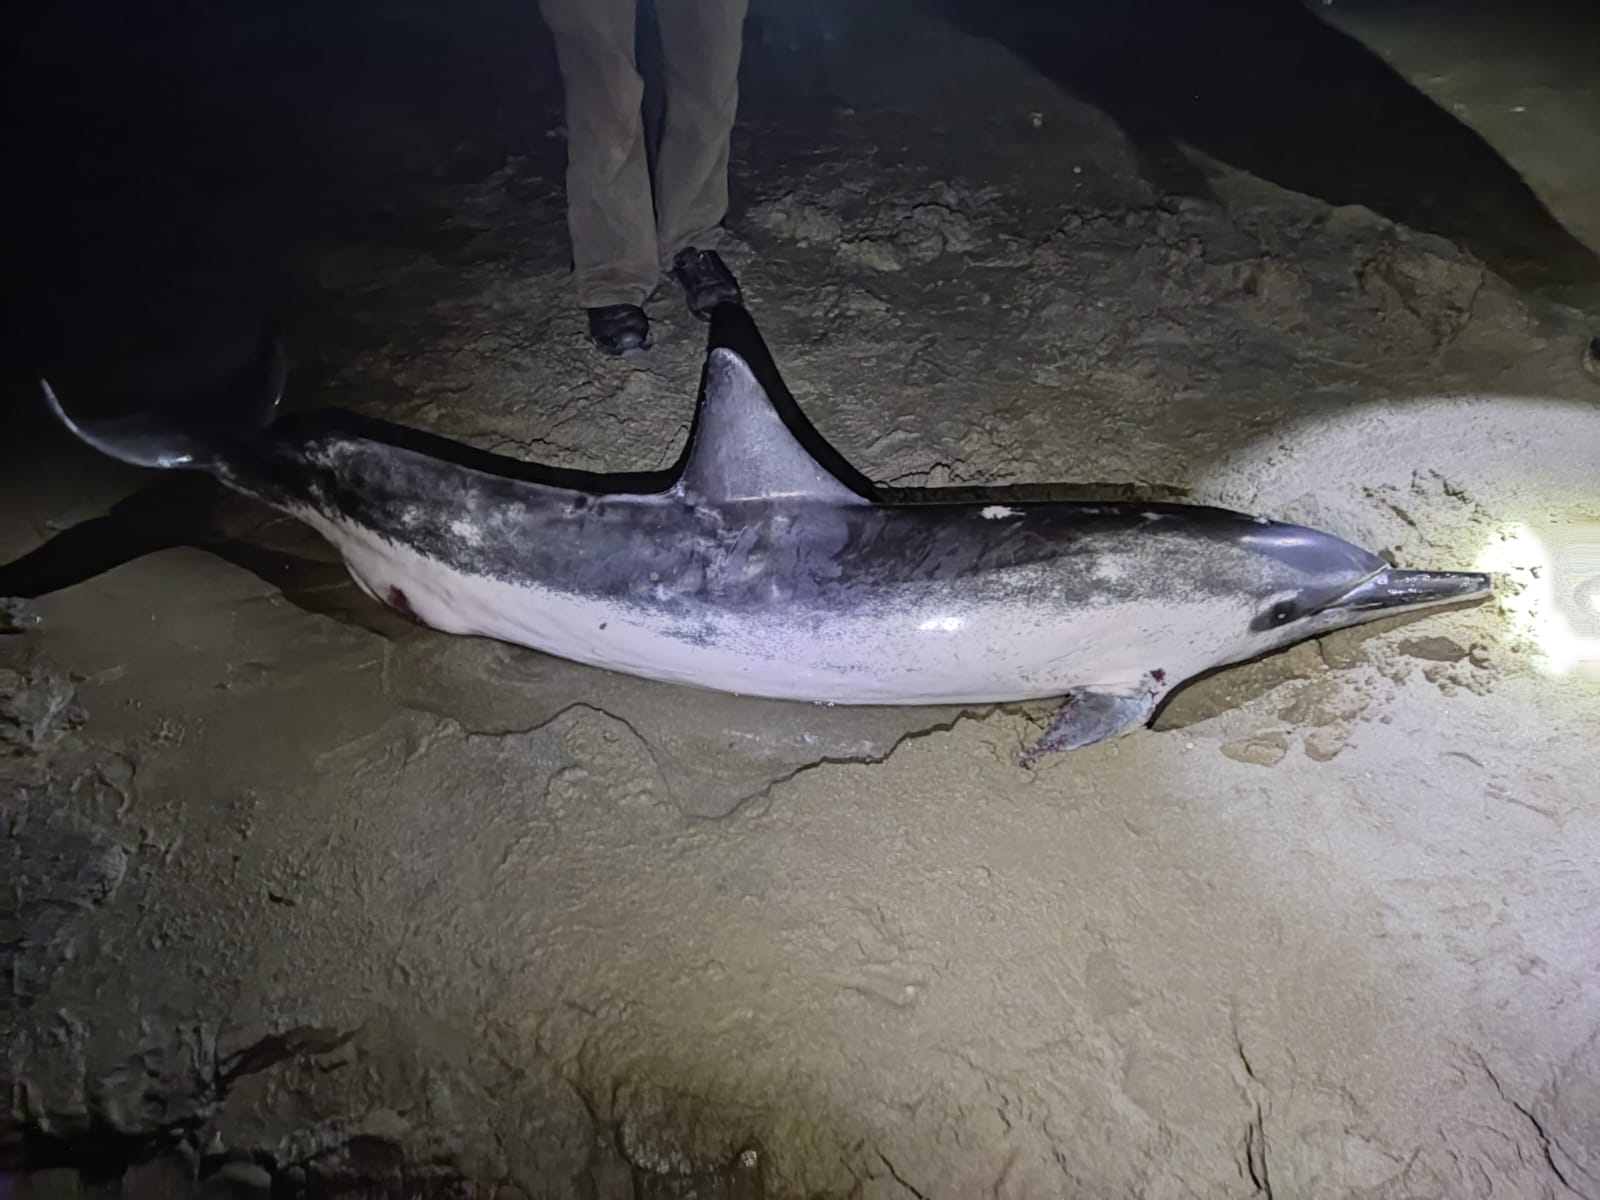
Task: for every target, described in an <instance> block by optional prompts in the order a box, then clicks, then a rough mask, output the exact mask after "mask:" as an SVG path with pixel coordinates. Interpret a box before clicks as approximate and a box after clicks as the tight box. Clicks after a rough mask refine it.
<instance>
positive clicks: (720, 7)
mask: <svg viewBox="0 0 1600 1200" xmlns="http://www.w3.org/2000/svg"><path fill="white" fill-rule="evenodd" d="M747 8H748V0H656V11H657V14H658V16H659V18H660V22H661V50H662V58H663V59H664V60H665V63H666V75H667V86H666V100H667V113H666V124H665V127H664V128H663V129H662V132H661V150H660V153H659V154H658V155H657V156H656V193H655V194H656V230H657V233H656V242H657V245H658V246H659V247H660V251H661V262H662V265H664V266H666V265H670V263H671V261H672V256H673V255H674V254H676V253H677V252H678V251H679V250H682V249H683V248H684V247H685V246H690V245H694V244H696V242H699V243H700V244H701V245H704V244H706V241H705V239H706V235H707V234H708V233H710V231H711V230H713V229H715V228H716V226H717V225H718V224H719V223H720V222H721V221H722V219H723V217H725V216H727V213H728V142H729V138H730V136H731V134H732V133H733V118H734V113H735V110H736V109H737V108H738V105H739V54H740V51H741V49H742V42H743V34H744V18H745V12H746V9H747Z"/></svg>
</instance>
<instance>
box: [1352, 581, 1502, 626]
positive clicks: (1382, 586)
mask: <svg viewBox="0 0 1600 1200" xmlns="http://www.w3.org/2000/svg"><path fill="white" fill-rule="evenodd" d="M1493 590H1494V580H1493V579H1492V577H1490V576H1488V575H1485V574H1481V573H1479V572H1477V571H1379V572H1378V573H1377V574H1376V575H1369V576H1368V577H1367V578H1366V579H1363V580H1362V581H1361V582H1360V583H1358V584H1356V586H1355V587H1353V588H1351V589H1350V590H1349V591H1348V592H1346V593H1345V594H1344V595H1342V596H1340V597H1339V598H1338V599H1337V600H1335V601H1334V602H1333V603H1332V604H1330V605H1328V606H1327V607H1328V608H1329V609H1335V610H1341V611H1344V612H1349V613H1351V614H1355V613H1361V614H1363V615H1366V614H1369V613H1370V614H1372V615H1374V616H1375V615H1377V613H1378V612H1380V611H1385V610H1386V611H1391V612H1406V611H1409V610H1411V609H1416V608H1431V607H1433V606H1434V605H1437V604H1456V603H1459V602H1461V601H1463V600H1477V599H1480V598H1481V597H1484V596H1487V595H1488V594H1489V593H1490V592H1492V591H1493Z"/></svg>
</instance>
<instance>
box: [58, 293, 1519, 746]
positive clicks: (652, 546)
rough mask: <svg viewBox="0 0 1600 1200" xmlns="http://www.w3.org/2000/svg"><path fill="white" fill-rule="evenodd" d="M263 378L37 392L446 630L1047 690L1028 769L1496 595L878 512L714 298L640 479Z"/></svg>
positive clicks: (649, 672) (1000, 521) (1127, 539)
mask: <svg viewBox="0 0 1600 1200" xmlns="http://www.w3.org/2000/svg"><path fill="white" fill-rule="evenodd" d="M735 345H739V346H741V347H742V348H743V352H741V351H740V350H736V349H735V348H734V346H735ZM266 361H267V364H268V367H269V369H268V371H267V372H266V373H267V374H268V375H269V376H270V379H269V386H268V387H267V388H265V389H264V392H263V398H262V400H261V401H260V402H259V403H258V404H257V405H256V406H255V407H254V409H253V410H252V411H248V412H238V411H234V412H233V413H231V414H230V417H229V419H228V420H227V421H225V422H219V421H218V420H216V419H212V420H209V421H206V422H195V421H182V420H174V419H170V418H169V419H157V418H154V417H148V416H133V417H122V418H118V419H114V420H104V421H97V420H89V419H85V418H81V417H75V416H73V415H72V414H70V413H68V412H67V411H66V409H65V408H64V407H63V406H62V405H61V403H60V401H59V400H58V399H57V398H56V396H55V394H54V392H53V391H52V390H51V389H50V387H49V385H48V384H46V385H45V394H46V397H47V400H48V402H49V404H50V407H51V409H52V411H53V412H54V413H55V415H56V416H57V417H58V418H59V419H60V420H61V422H62V423H63V424H64V425H66V427H67V428H68V429H70V430H71V431H72V432H73V433H74V434H75V435H76V436H77V437H79V438H80V439H81V440H83V441H84V442H86V443H88V444H89V445H91V446H93V447H95V448H96V449H98V450H100V451H102V452H103V453H105V454H108V455H110V456H111V457H113V458H116V459H119V460H121V461H123V462H127V463H133V464H136V465H140V466H146V467H167V468H184V469H189V470H196V471H203V472H208V473H210V474H211V475H213V476H215V477H216V478H217V479H219V480H221V481H222V482H223V483H224V484H226V485H227V486H228V487H231V488H233V489H235V490H237V491H239V492H242V493H244V494H246V495H248V496H252V497H255V498H257V499H259V500H261V501H263V502H265V503H266V504H269V505H272V506H273V507H275V508H278V509H280V510H282V511H283V512H286V513H288V514H290V515H292V516H294V517H296V518H298V519H299V520H301V521H303V522H305V523H306V524H307V525H309V526H311V527H312V528H313V529H315V530H316V531H317V532H318V533H320V534H321V535H322V536H323V537H324V538H326V539H327V540H328V541H329V542H330V543H331V544H332V545H333V546H334V547H335V548H336V549H337V550H338V552H339V553H340V555H341V556H342V558H343V560H344V562H345V565H346V566H347V567H348V569H349V571H350V574H351V576H352V577H353V578H354V579H355V581H356V582H357V583H358V584H359V585H360V586H361V588H362V589H363V590H364V591H366V592H367V593H368V594H369V595H370V596H372V597H375V598H376V599H378V600H379V601H382V602H383V603H385V604H387V605H389V606H390V607H391V608H394V609H396V610H398V611H400V612H402V613H404V614H406V615H407V616H410V617H412V618H413V619H415V620H417V621H419V622H421V623H423V624H425V625H428V626H431V627H433V628H434V629H438V630H442V631H445V632H448V633H460V634H477V635H481V636H486V637H491V638H497V639H500V640H503V641H506V642H512V643H516V644H519V645H523V646H528V647H532V648H534V649H537V650H542V651H545V652H547V653H550V654H554V655H559V656H561V657H564V658H568V659H572V660H576V661H578V662H583V663H588V664H592V665H594V666H598V667H605V668H609V669H612V670H616V671H623V672H627V673H630V674H634V675H640V676H645V677H649V678H654V679H660V680H667V681H672V682H677V683H683V684H691V685H696V686H699V687H705V688H713V689H718V690H721V691H725V692H732V693H736V694H744V695H753V696H765V697H774V698H779V699H791V700H809V701H815V702H822V703H828V704H874V705H883V704H888V705H922V704H967V703H981V702H999V701H1012V700H1026V699H1036V698H1040V697H1050V696H1064V697H1065V698H1066V701H1067V702H1066V703H1065V704H1064V705H1063V707H1062V710H1061V713H1060V715H1059V716H1058V717H1057V719H1056V722H1055V724H1054V725H1053V726H1052V727H1051V730H1050V731H1049V733H1047V734H1046V735H1045V738H1044V739H1043V741H1041V742H1040V744H1039V746H1038V747H1036V748H1035V750H1033V751H1031V752H1030V754H1029V755H1028V756H1026V758H1025V761H1031V760H1032V758H1033V757H1035V756H1037V755H1038V754H1039V753H1042V752H1044V751H1047V750H1059V749H1072V748H1075V747H1079V746H1086V745H1089V744H1091V743H1094V742H1097V741H1101V740H1103V739H1105V738H1108V737H1112V736H1115V735H1118V734H1121V733H1124V732H1126V731H1128V730H1130V729H1133V728H1136V727H1138V726H1139V725H1141V724H1143V723H1144V722H1145V721H1147V720H1148V719H1149V717H1150V715H1151V714H1152V712H1153V711H1154V709H1155V708H1156V706H1157V705H1158V704H1159V703H1160V702H1161V700H1162V699H1163V698H1164V697H1165V696H1166V695H1167V694H1168V693H1169V692H1171V691H1172V690H1173V689H1174V688H1176V687H1178V686H1179V685H1181V684H1182V683H1184V682H1185V681H1186V680H1189V679H1192V678H1194V677H1195V676H1197V675H1200V674H1203V673H1205V672H1208V671H1210V670H1212V669H1213V668H1216V667H1218V666H1222V665H1225V664H1228V663H1234V662H1240V661H1243V660H1246V659H1251V658H1255V657H1257V656H1259V655H1261V654H1264V653H1266V652H1268V651H1271V650H1274V649H1277V648H1280V647H1283V646H1286V645H1289V644H1291V643H1293V642H1297V641H1300V640H1302V639H1304V638H1308V637H1313V636H1316V635H1318V634H1322V633H1326V632H1328V631H1329V630H1333V629H1338V628H1341V627H1344V626H1348V625H1355V624H1359V623H1361V622H1364V621H1369V620H1372V619H1374V618H1376V617H1380V616H1386V615H1390V614H1393V613H1397V612H1406V611H1410V610H1415V609H1421V608H1425V607H1428V606H1432V605H1439V604H1447V603H1452V602H1457V601H1462V600H1468V599H1473V598H1478V597H1482V596H1484V595H1487V594H1488V593H1489V591H1490V589H1491V583H1490V579H1489V577H1488V576H1487V575H1482V574H1476V573H1463V572H1424V571H1402V570H1395V569H1392V568H1390V567H1389V566H1388V565H1387V564H1386V563H1385V562H1384V561H1383V560H1381V559H1380V558H1378V557H1377V556H1376V555H1373V554H1370V553H1368V552H1367V551H1365V550H1362V549H1360V548H1359V547H1357V546H1354V545H1351V544H1350V543H1348V542H1344V541H1342V540H1340V539H1339V538H1336V537H1333V536H1331V535H1329V534H1325V533H1319V532H1317V531H1316V530H1312V529H1306V528H1302V527H1299V526H1295V525H1288V524H1283V523H1280V522H1276V521H1271V520H1268V519H1266V518H1264V517H1254V516H1248V515H1243V514H1240V513H1234V512H1229V511H1225V510H1222V509H1216V508H1206V507H1199V506H1190V505H1179V504H1164V503H1142V502H1131V503H1130V502H1122V501H1118V502H1105V503H1083V502H1062V501H1020V502H1007V503H985V502H982V501H968V500H963V501H954V500H949V501H925V500H924V501H916V502H909V503H905V502H899V501H895V500H889V499H886V498H885V496H884V495H883V494H881V493H880V492H879V491H878V489H876V488H875V487H874V486H873V485H872V484H871V483H870V482H869V481H868V480H867V479H865V477H863V476H862V475H860V473H859V472H857V471H855V470H854V469H853V468H851V467H850V466H849V464H848V463H846V462H845V461H844V460H843V459H842V458H841V457H840V456H839V455H838V454H837V452H835V451H833V450H832V449H831V448H829V447H828V446H827V444H826V443H825V442H824V441H823V440H822V439H821V438H820V436H818V435H817V433H816V431H815V430H814V429H812V427H811V426H810V425H809V424H808V423H807V422H806V420H805V417H804V416H803V415H802V414H801V413H800V412H799V410H798V408H797V407H796V406H795V404H794V402H793V400H792V398H791V397H789V396H788V393H787V389H785V388H784V387H783V386H782V382H781V380H779V379H778V378H777V374H776V368H775V367H774V366H773V365H772V362H771V359H770V356H768V355H767V354H766V353H765V348H764V346H763V345H762V343H761V339H760V335H759V333H757V332H756V330H755V327H754V323H753V321H752V320H751V318H750V317H749V315H748V314H747V313H745V312H744V311H743V310H742V309H737V308H732V307H727V306H725V307H724V308H722V309H721V310H719V311H718V312H717V314H716V315H715V317H714V318H713V321H712V328H711V336H710V348H709V350H708V354H707V357H706V364H705V370H704V375H703V379H702V383H701V392H700V400H699V406H698V410H697V412H696V415H695V419H694V424H693V426H692V428H691V431H690V435H689V440H688V443H687V444H686V446H685V448H684V452H683V454H682V456H681V458H680V460H679V462H678V463H677V464H676V465H675V466H674V467H673V468H672V469H670V470H668V471H666V472H661V473H658V474H652V475H632V476H625V475H604V476H602V475H590V474H587V473H582V472H572V471H560V470H555V469H552V468H548V467H542V466H538V465H534V464H528V463H524V462H521V461H518V460H515V459H508V458H503V457H499V456H496V455H492V454H488V453H485V452H482V451H477V450H473V449H471V448H469V447H466V446H464V445H461V444H460V443H455V442H451V441H448V440H446V439H443V438H438V437H435V436H432V435H429V434H425V433H421V432H418V431H416V430H410V429H405V428H402V427H399V426H394V425H390V424H388V423H385V422H382V421H376V420H373V419H370V418H365V417H360V416H357V415H356V414H354V413H350V412H345V411H341V410H337V409H324V410H319V411H314V412H307V413H297V414H290V415H284V416H278V414H277V411H276V410H277V400H278V396H279V393H280V392H281V390H282V382H283V366H282V358H281V355H280V354H279V353H278V349H277V345H276V342H275V341H273V342H271V343H269V345H268V347H267V350H266Z"/></svg>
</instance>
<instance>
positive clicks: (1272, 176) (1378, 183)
mask: <svg viewBox="0 0 1600 1200" xmlns="http://www.w3.org/2000/svg"><path fill="white" fill-rule="evenodd" d="M923 2H924V3H926V4H927V5H929V6H930V7H931V8H932V9H933V10H934V11H937V12H940V13H942V14H943V15H945V16H946V17H947V18H949V19H951V20H953V21H954V22H955V23H956V24H957V25H959V26H960V27H962V28H964V29H966V30H967V31H968V32H970V33H974V34H977V35H979V36H983V37H987V38H990V39H992V40H994V41H997V42H999V43H1001V44H1002V45H1004V46H1006V47H1007V48H1008V49H1010V50H1011V51H1012V52H1013V53H1015V54H1017V55H1018V56H1019V57H1021V58H1022V59H1024V60H1025V61H1027V62H1029V63H1030V64H1032V65H1033V67H1034V68H1035V69H1037V70H1038V71H1039V72H1040V73H1042V74H1043V75H1045V76H1046V77H1048V78H1050V79H1052V80H1054V81H1055V82H1056V83H1058V84H1059V85H1060V86H1061V87H1062V88H1064V89H1065V90H1067V91H1069V92H1071V93H1072V94H1073V95H1075V96H1077V97H1079V98H1080V99H1082V100H1085V101H1087V102H1088V103H1090V104H1093V105H1094V106H1095V107H1097V108H1099V109H1101V110H1102V111H1103V112H1105V113H1106V114H1107V115H1109V116H1110V117H1112V118H1113V119H1114V120H1116V121H1117V122H1118V123H1119V124H1120V125H1121V126H1122V127H1123V129H1124V130H1125V131H1126V132H1127V134H1128V135H1129V137H1130V138H1131V139H1132V140H1133V141H1134V143H1135V144H1136V145H1137V146H1138V148H1139V150H1140V151H1141V153H1142V154H1143V156H1144V158H1145V163H1146V171H1147V173H1148V175H1149V177H1150V178H1151V181H1152V182H1153V183H1154V184H1155V185H1156V186H1157V187H1160V188H1162V189H1163V190H1168V191H1173V192H1178V193H1189V194H1196V193H1204V192H1205V191H1206V190H1207V186H1206V183H1205V180H1204V177H1203V175H1202V174H1201V171H1200V170H1199V168H1197V167H1196V166H1195V165H1194V164H1193V163H1192V162H1191V160H1190V159H1189V158H1188V157H1187V156H1186V155H1185V154H1184V153H1183V151H1182V149H1181V148H1180V146H1182V145H1188V146H1192V147H1193V148H1195V149H1196V150H1198V151H1200V152H1201V153H1203V154H1205V155H1206V156H1208V157H1210V158H1213V159H1216V160H1218V161H1221V162H1224V163H1227V164H1228V165H1230V166H1233V167H1237V168H1239V169H1242V170H1245V171H1248V172H1250V173H1252V174H1254V175H1258V176H1260V177H1262V178H1264V179H1269V180H1271V181H1273V182H1274V183H1277V184H1280V185H1282V186H1284V187H1287V188H1292V189H1293V190H1295V191H1298V192H1303V193H1305V194H1307V195H1312V196H1316V197H1319V198H1321V199H1323V200H1326V201H1328V202H1329V203H1331V204H1338V205H1344V204H1360V205H1364V206H1366V207H1367V208H1370V209H1372V210H1373V211H1375V212H1378V213H1381V214H1382V215H1383V216H1385V217H1388V218H1390V219H1391V220H1394V221H1397V222H1400V223H1402V224H1404V225H1408V226H1410V227H1412V228H1414V229H1419V230H1424V231H1427V232H1430V233H1435V234H1439V235H1441V236H1443V237H1446V238H1449V239H1450V240H1451V241H1453V242H1456V243H1457V244H1459V245H1461V246H1463V247H1465V248H1466V249H1467V250H1469V251H1471V252H1472V253H1473V254H1475V255H1477V256H1478V257H1479V258H1481V259H1483V260H1484V261H1485V262H1486V263H1488V264H1489V266H1490V267H1491V268H1493V269H1494V270H1495V271H1496V272H1497V273H1499V274H1500V275H1502V276H1504V277H1505V278H1507V279H1509V280H1511V281H1512V282H1513V283H1515V284H1518V285H1519V286H1522V287H1525V288H1528V289H1530V290H1535V291H1539V292H1542V293H1544V294H1546V295H1548V296H1550V297H1551V298H1554V299H1559V300H1562V301H1565V302H1567V303H1573V304H1577V305H1580V306H1583V305H1584V304H1585V303H1588V304H1591V305H1592V304H1594V303H1595V302H1596V301H1597V300H1600V257H1597V256H1596V255H1595V253H1594V252H1593V251H1591V250H1590V249H1589V248H1588V247H1586V246H1585V245H1584V244H1583V243H1582V242H1580V241H1579V240H1578V239H1577V238H1576V237H1574V236H1573V235H1572V234H1571V233H1570V232H1568V231H1567V229H1566V228H1565V227H1564V226H1562V225H1561V223H1560V222H1559V221H1557V220H1556V219H1555V217H1554V216H1552V215H1551V213H1550V212H1549V210H1548V209H1546V208H1545V206H1544V204H1543V203H1542V202H1541V201H1540V200H1539V198H1538V197H1537V196H1536V195H1535V194H1534V192H1533V190H1532V189H1531V188H1530V187H1529V186H1528V185H1527V183H1526V182H1524V181H1523V179H1522V177H1521V175H1520V174H1518V173H1517V171H1516V170H1515V169H1513V168H1512V167H1511V166H1510V165H1509V164H1508V163H1506V161H1505V160H1504V159H1502V158H1501V157H1500V155H1499V154H1498V153H1497V152H1496V150H1495V149H1494V147H1492V146H1491V145H1490V144H1489V143H1488V142H1487V141H1486V140H1485V139H1484V138H1483V137H1481V136H1480V135H1479V134H1478V133H1477V132H1476V131H1474V130H1473V129H1471V128H1470V127H1468V126H1466V125H1464V124H1462V123H1461V122H1460V121H1458V120H1456V118H1455V117H1453V116H1452V115H1451V114H1450V113H1448V112H1447V111H1445V110H1444V109H1442V108H1440V107H1439V106H1438V105H1437V104H1435V103H1434V102H1433V101H1432V100H1431V99H1429V98H1428V97H1427V96H1426V95H1424V94H1423V93H1422V92H1420V91H1418V90H1417V89H1416V88H1414V87H1413V86H1411V84H1410V83H1408V82H1407V81H1406V80H1405V79H1404V78H1403V77H1402V76H1401V75H1400V74H1398V73H1397V72H1396V71H1395V70H1394V69H1393V68H1391V67H1390V66H1389V65H1388V64H1387V63H1385V62H1384V61H1383V60H1382V59H1380V58H1379V57H1377V56H1376V55H1375V54H1374V53H1373V52H1372V51H1370V50H1369V49H1367V47H1366V46H1365V45H1363V44H1362V43H1361V42H1359V41H1357V40H1356V39H1354V38H1352V37H1350V36H1349V35H1347V34H1345V33H1343V32H1342V31H1340V30H1338V29H1335V28H1333V27H1332V26H1330V25H1328V24H1327V23H1325V22H1323V21H1322V20H1320V19H1319V18H1318V17H1317V16H1316V15H1315V14H1313V13H1312V12H1311V11H1309V10H1308V9H1307V8H1306V7H1305V6H1303V5H1302V4H1301V3H1299V2H1298V0H1224V2H1223V3H1221V4H1195V3H1185V2H1183V0H1122V2H1120V3H1117V4H1056V3H1048V4H1047V3H1039V2H1038V0H923Z"/></svg>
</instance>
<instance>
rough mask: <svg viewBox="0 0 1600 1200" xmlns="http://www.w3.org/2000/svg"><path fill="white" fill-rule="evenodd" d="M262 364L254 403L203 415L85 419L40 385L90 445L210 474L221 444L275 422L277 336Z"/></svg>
mask: <svg viewBox="0 0 1600 1200" xmlns="http://www.w3.org/2000/svg"><path fill="white" fill-rule="evenodd" d="M262 360H265V362H264V367H265V371H264V374H265V379H264V380H263V382H262V384H261V386H260V388H259V390H258V391H257V392H256V394H255V397H254V399H252V400H251V401H250V402H249V403H248V404H245V405H225V406H224V405H212V406H210V407H208V409H207V410H206V411H205V412H203V413H200V412H195V411H186V412H183V413H179V414H176V415H174V414H167V413H136V414H133V415H131V416H119V417H95V418H91V417H85V416H80V415H76V414H74V413H71V412H68V411H67V409H66V408H65V406H63V405H62V403H61V400H60V398H59V397H58V396H57V395H56V393H55V389H54V388H52V387H51V386H50V384H49V382H48V381H46V380H43V379H41V380H40V381H39V383H40V386H41V387H42V388H43V390H44V399H45V403H46V404H47V405H48V406H49V408H50V411H51V412H52V413H54V414H55V418H56V420H58V421H60V422H61V424H62V425H64V426H65V427H66V428H67V430H68V432H70V433H71V434H72V435H73V436H74V437H76V438H77V439H78V440H79V441H80V442H82V443H84V444H85V445H86V446H92V447H94V448H95V449H96V450H98V451H100V453H102V454H104V455H106V456H108V457H110V458H114V459H116V460H117V461H119V462H125V463H130V464H131V465H133V466H136V467H161V468H172V467H179V468H189V469H193V470H205V469H207V468H208V467H210V466H211V465H212V464H213V463H214V462H215V461H216V457H217V452H218V448H219V447H220V446H221V445H223V444H225V443H228V442H236V441H239V440H241V439H248V438H249V437H251V436H253V435H254V434H257V433H260V432H261V431H262V430H263V429H265V428H266V427H267V426H268V425H270V424H271V423H272V419H273V416H274V415H275V414H276V412H277V409H278V401H279V398H280V397H281V396H282V395H283V382H284V362H283V349H282V347H281V345H280V344H279V342H278V339H277V337H276V336H275V335H272V334H269V335H268V336H267V338H266V339H265V340H264V343H263V346H262V349H261V352H260V353H259V355H258V356H257V362H261V361H262ZM253 373H254V372H253Z"/></svg>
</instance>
